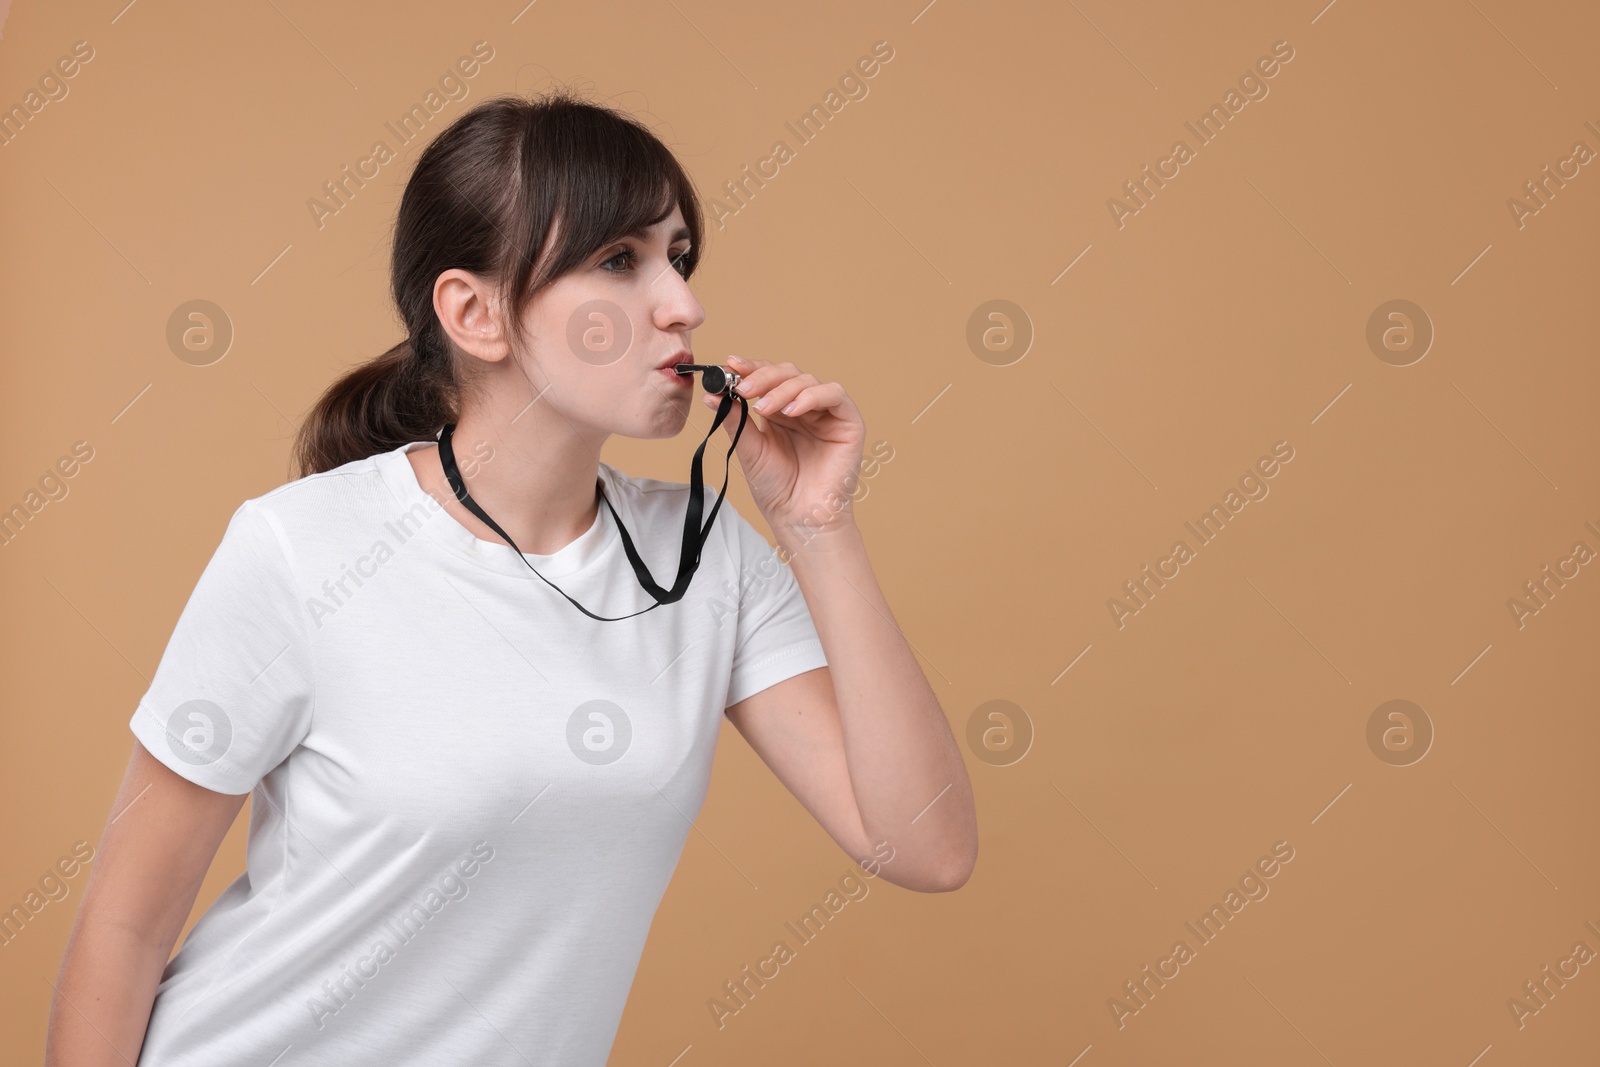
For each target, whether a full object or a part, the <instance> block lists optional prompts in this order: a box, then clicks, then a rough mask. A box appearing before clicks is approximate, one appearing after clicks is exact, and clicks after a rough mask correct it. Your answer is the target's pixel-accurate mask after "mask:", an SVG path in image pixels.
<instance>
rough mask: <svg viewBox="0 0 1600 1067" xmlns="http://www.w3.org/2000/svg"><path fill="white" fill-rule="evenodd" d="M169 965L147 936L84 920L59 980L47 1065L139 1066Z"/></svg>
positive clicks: (52, 1009)
mask: <svg viewBox="0 0 1600 1067" xmlns="http://www.w3.org/2000/svg"><path fill="white" fill-rule="evenodd" d="M166 962H167V954H166V953H165V952H164V951H162V949H161V946H160V945H156V944H152V943H151V941H150V940H149V939H148V938H146V937H141V936H139V935H137V934H135V933H133V932H130V931H126V930H122V929H118V928H115V927H99V928H97V927H96V926H95V925H94V923H93V922H92V921H90V920H89V919H88V917H87V916H80V918H79V922H78V926H77V927H76V928H75V929H74V930H73V932H72V936H71V938H70V939H69V940H68V942H67V950H66V952H65V954H64V955H63V956H62V959H61V971H60V973H59V974H58V975H57V976H56V981H55V990H56V992H55V996H54V998H52V1000H51V1002H50V1029H49V1032H48V1034H47V1036H46V1038H45V1051H44V1063H45V1067H131V1065H132V1064H134V1063H136V1062H137V1061H138V1059H139V1049H140V1048H141V1047H142V1046H143V1044H144V1034H145V1028H146V1027H147V1026H148V1025H149V1023H150V1008H151V1005H152V1004H153V1003H154V1002H155V996H156V987H157V986H158V985H159V984H160V982H161V972H162V970H163V969H164V968H165V967H166Z"/></svg>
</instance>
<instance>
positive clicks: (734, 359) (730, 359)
mask: <svg viewBox="0 0 1600 1067" xmlns="http://www.w3.org/2000/svg"><path fill="white" fill-rule="evenodd" d="M728 362H729V363H745V362H747V360H746V359H745V358H744V357H743V356H729V357H728Z"/></svg>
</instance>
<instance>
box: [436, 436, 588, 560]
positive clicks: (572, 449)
mask: <svg viewBox="0 0 1600 1067" xmlns="http://www.w3.org/2000/svg"><path fill="white" fill-rule="evenodd" d="M561 436H562V435H554V434H545V435H543V436H542V437H540V438H539V439H538V440H536V441H530V440H528V439H527V436H526V435H524V434H521V433H509V434H508V433H504V432H494V431H486V430H484V429H483V428H482V427H481V425H479V424H475V423H472V422H466V421H464V422H463V423H462V424H460V425H458V426H457V427H456V428H455V430H454V431H452V433H451V441H450V443H451V450H452V451H453V452H454V454H455V459H456V467H457V469H458V470H459V471H460V472H461V480H462V481H463V482H464V483H465V484H466V487H467V492H468V493H470V494H471V495H472V499H473V501H474V502H475V503H476V504H477V505H478V506H479V507H480V508H482V509H483V510H484V511H485V512H487V513H488V514H489V516H490V518H492V519H494V521H495V522H496V523H497V524H498V525H499V526H500V528H501V529H502V530H504V531H505V532H506V533H507V534H509V535H510V536H511V539H512V540H513V541H515V542H516V545H517V548H519V549H520V550H521V551H523V552H528V553H532V554H534V555H540V556H547V555H551V554H553V553H555V552H559V551H560V550H561V549H563V548H565V547H566V546H567V545H569V544H571V543H572V542H573V541H576V540H577V539H578V538H579V537H582V536H583V535H584V534H585V533H587V532H588V531H589V530H590V529H591V528H592V527H593V526H594V524H595V522H596V520H597V518H598V515H599V508H600V506H601V505H600V500H599V496H598V494H597V492H596V488H595V483H596V481H597V480H598V478H599V468H600V459H599V455H598V452H595V451H591V450H590V449H589V448H588V447H587V446H584V445H582V443H581V442H577V441H574V440H572V439H571V438H567V439H566V440H565V441H564V442H563V441H562V440H560V439H559V438H560V437H561ZM563 444H565V445H566V446H567V447H566V448H565V449H563V447H562V445H563ZM406 458H407V459H408V460H409V461H410V462H411V467H412V470H414V471H415V472H416V475H417V483H418V484H419V485H421V486H422V488H423V490H424V491H425V492H427V493H428V494H429V495H430V496H432V497H433V498H434V499H435V500H437V501H439V503H440V504H441V505H442V506H443V507H444V509H445V511H446V512H447V513H448V514H449V515H450V516H451V517H452V518H453V519H455V520H456V521H457V522H458V523H460V524H461V525H462V526H464V527H466V529H467V530H469V531H470V532H471V533H472V535H473V536H474V537H477V538H478V539H479V540H482V541H491V542H493V543H495V544H505V540H504V539H503V538H501V537H500V535H499V534H497V533H495V532H494V530H493V529H491V528H490V527H489V526H488V525H487V524H486V523H484V522H483V521H482V520H481V519H479V518H478V517H477V516H476V515H474V514H473V513H472V512H471V511H469V510H468V509H467V507H466V505H465V504H463V503H461V501H459V500H457V499H456V496H455V492H454V491H453V490H452V489H451V488H450V483H449V481H448V479H446V478H445V474H444V466H443V463H442V462H441V460H440V457H439V447H438V445H429V446H427V447H425V448H418V449H413V450H411V451H409V452H407V453H406Z"/></svg>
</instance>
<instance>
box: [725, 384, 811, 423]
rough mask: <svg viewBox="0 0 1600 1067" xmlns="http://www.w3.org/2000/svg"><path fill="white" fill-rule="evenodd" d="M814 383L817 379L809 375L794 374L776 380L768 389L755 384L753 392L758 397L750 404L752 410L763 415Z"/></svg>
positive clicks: (775, 409)
mask: <svg viewBox="0 0 1600 1067" xmlns="http://www.w3.org/2000/svg"><path fill="white" fill-rule="evenodd" d="M816 384H817V380H816V379H815V378H814V377H812V376H811V375H809V374H796V375H795V376H794V377H792V378H788V379H785V380H784V381H781V382H777V383H776V384H774V385H773V386H772V387H771V388H769V389H764V390H763V389H761V388H760V387H759V386H757V388H756V389H755V391H754V392H755V393H756V394H757V395H759V397H760V399H758V400H756V401H755V403H753V404H751V405H750V406H751V408H753V409H754V410H756V411H759V412H761V414H763V415H765V414H767V413H769V412H773V411H777V410H778V409H779V408H781V407H783V406H784V405H785V404H787V403H788V402H789V401H791V400H793V399H794V398H795V397H796V396H798V395H799V393H800V390H802V389H809V388H810V387H811V386H813V385H816ZM741 392H742V390H741Z"/></svg>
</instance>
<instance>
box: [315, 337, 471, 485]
mask: <svg viewBox="0 0 1600 1067" xmlns="http://www.w3.org/2000/svg"><path fill="white" fill-rule="evenodd" d="M457 393H458V389H457V385H456V382H455V377H454V375H453V373H452V372H451V367H450V364H449V362H448V361H446V360H443V359H425V358H423V357H420V356H418V355H417V354H416V353H415V352H414V351H413V350H412V348H411V342H410V341H401V342H400V343H399V344H397V345H395V346H394V347H393V348H391V349H389V351H387V352H385V353H384V354H383V355H381V356H379V357H378V358H377V359H374V360H370V361H368V362H366V363H363V364H361V365H360V366H359V367H356V368H355V369H354V370H352V371H350V372H349V373H347V374H345V375H344V377H342V378H340V379H339V380H338V381H336V382H334V383H333V385H331V386H329V387H328V389H327V391H326V392H324V393H323V394H322V396H321V398H320V399H319V400H318V401H317V403H316V406H315V407H313V408H312V409H311V414H310V416H309V417H308V418H307V419H306V422H305V425H304V426H303V427H301V430H300V434H299V436H298V438H297V439H296V441H295V448H294V461H295V466H296V468H297V471H296V474H295V477H297V478H304V477H305V476H306V475H308V474H317V473H319V472H321V471H327V470H332V469H333V468H335V467H340V466H343V465H344V464H346V463H351V462H353V461H355V460H358V459H365V458H366V457H367V456H372V455H376V454H377V453H379V452H389V451H392V450H394V449H396V448H399V447H400V446H401V445H403V444H405V443H407V442H409V441H421V440H425V439H427V438H429V437H434V436H437V435H438V433H439V431H440V430H441V429H442V428H443V427H444V424H445V423H447V422H454V421H455V418H456V409H457V400H458V396H457Z"/></svg>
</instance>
